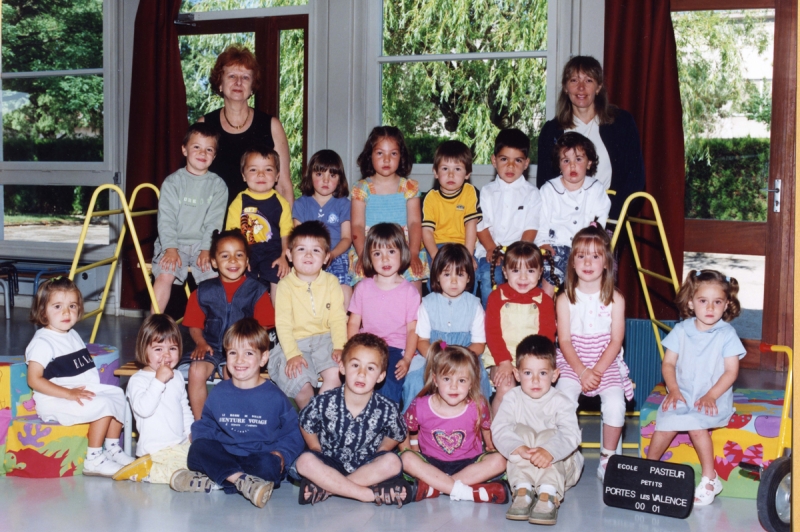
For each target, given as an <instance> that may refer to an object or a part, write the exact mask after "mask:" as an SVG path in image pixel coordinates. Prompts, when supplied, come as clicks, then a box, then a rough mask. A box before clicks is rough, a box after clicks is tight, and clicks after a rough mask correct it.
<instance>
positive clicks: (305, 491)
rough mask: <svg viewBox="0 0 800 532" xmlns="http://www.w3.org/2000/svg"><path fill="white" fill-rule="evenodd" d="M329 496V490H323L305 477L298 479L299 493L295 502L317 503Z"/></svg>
mask: <svg viewBox="0 0 800 532" xmlns="http://www.w3.org/2000/svg"><path fill="white" fill-rule="evenodd" d="M330 496H331V492H329V491H325V490H324V489H322V488H320V487H319V486H317V485H316V484H314V483H313V482H311V481H310V480H308V479H307V478H304V479H301V480H300V495H299V497H298V498H297V502H299V503H300V504H312V505H313V504H317V503H318V502H322V501H324V500H326V499H327V498H328V497H330Z"/></svg>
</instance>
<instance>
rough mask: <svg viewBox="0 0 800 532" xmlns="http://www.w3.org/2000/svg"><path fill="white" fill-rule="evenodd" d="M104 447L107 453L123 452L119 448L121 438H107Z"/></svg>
mask: <svg viewBox="0 0 800 532" xmlns="http://www.w3.org/2000/svg"><path fill="white" fill-rule="evenodd" d="M103 446H104V447H105V448H106V450H107V451H115V452H116V450H117V449H119V450H122V447H120V446H119V438H106V440H105V441H104V442H103Z"/></svg>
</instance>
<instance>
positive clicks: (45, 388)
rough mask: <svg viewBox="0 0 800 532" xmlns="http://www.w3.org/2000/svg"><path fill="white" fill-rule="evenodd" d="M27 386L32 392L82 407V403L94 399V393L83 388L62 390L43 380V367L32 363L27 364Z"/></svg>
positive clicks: (60, 387) (62, 388) (56, 385)
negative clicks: (73, 402) (75, 403)
mask: <svg viewBox="0 0 800 532" xmlns="http://www.w3.org/2000/svg"><path fill="white" fill-rule="evenodd" d="M28 386H30V388H31V390H33V391H34V392H38V393H40V394H42V395H49V396H50V397H58V398H59V399H67V400H69V401H76V402H77V403H78V404H79V405H81V406H83V401H91V400H92V399H93V398H94V392H90V391H89V390H87V389H86V387H85V386H78V387H76V388H64V387H63V386H59V385H58V384H54V383H52V382H50V381H49V380H47V379H45V378H44V366H42V365H41V364H39V363H38V362H33V361H30V362H28Z"/></svg>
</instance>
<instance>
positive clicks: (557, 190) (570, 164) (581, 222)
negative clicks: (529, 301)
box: [534, 132, 611, 297]
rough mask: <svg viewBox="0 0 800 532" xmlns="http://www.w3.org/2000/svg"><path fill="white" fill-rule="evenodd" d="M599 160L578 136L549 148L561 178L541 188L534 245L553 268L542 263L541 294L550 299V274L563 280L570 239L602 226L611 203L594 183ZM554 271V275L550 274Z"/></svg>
mask: <svg viewBox="0 0 800 532" xmlns="http://www.w3.org/2000/svg"><path fill="white" fill-rule="evenodd" d="M598 162H599V159H598V157H597V153H596V152H595V148H594V144H592V141H590V140H589V139H587V138H586V137H584V136H583V135H581V134H580V133H573V132H567V133H564V134H563V135H561V137H560V138H559V139H558V141H557V142H556V145H555V146H554V147H553V160H552V164H553V168H554V169H555V168H558V169H559V170H560V172H561V176H559V177H556V178H554V179H551V180H550V181H548V182H547V183H545V184H544V185H542V188H541V190H540V191H539V192H540V193H541V195H542V209H541V211H540V214H539V232H538V233H536V239H535V240H534V243H535V244H536V245H538V246H539V248H541V250H542V251H543V252H544V251H548V252H550V253H551V254H552V255H553V259H554V262H555V267H551V266H550V264H549V263H548V262H545V267H544V272H543V275H542V290H544V291H545V293H546V294H547V295H549V296H550V297H553V294H554V292H555V287H554V286H553V284H554V283H553V274H555V277H558V278H559V279H564V277H565V273H566V271H567V270H568V269H569V265H568V264H567V257H569V253H570V246H572V238H573V237H574V236H575V235H576V234H577V232H578V231H580V230H581V229H583V228H584V227H586V226H588V225H589V222H591V221H596V222H597V223H598V224H599V225H600V227H604V226H605V225H606V220H607V219H608V211H609V210H610V209H611V200H609V199H608V194H607V193H606V189H605V187H604V186H603V185H602V183H600V182H599V181H597V180H596V179H594V178H593V177H590V176H593V175H595V173H596V172H597V165H598ZM553 269H554V270H555V271H554V272H553V271H551V270H553Z"/></svg>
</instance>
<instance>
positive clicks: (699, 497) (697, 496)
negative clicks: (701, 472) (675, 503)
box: [694, 475, 722, 506]
mask: <svg viewBox="0 0 800 532" xmlns="http://www.w3.org/2000/svg"><path fill="white" fill-rule="evenodd" d="M709 484H711V485H712V486H713V489H708V488H707V486H708V485H709ZM721 491H722V482H720V481H719V475H717V476H716V477H714V478H713V479H710V478H708V477H703V478H701V479H700V484H698V485H697V488H696V489H695V490H694V505H695V506H708V505H709V504H711V503H712V502H714V497H716V496H717V495H718V494H719V492H721Z"/></svg>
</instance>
